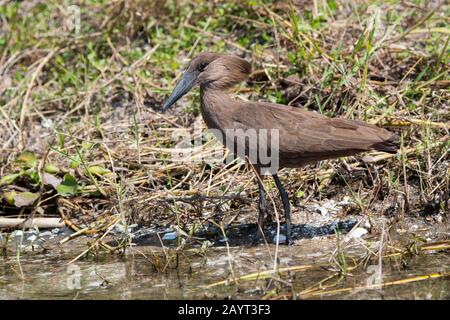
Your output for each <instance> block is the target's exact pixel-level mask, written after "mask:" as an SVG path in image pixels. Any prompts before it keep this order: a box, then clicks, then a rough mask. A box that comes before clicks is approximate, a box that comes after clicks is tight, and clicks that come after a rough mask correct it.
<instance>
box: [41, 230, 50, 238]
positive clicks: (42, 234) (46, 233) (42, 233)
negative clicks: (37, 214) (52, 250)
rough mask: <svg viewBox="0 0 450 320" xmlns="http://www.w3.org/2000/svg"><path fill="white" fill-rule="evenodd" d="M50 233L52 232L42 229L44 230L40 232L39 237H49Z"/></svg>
mask: <svg viewBox="0 0 450 320" xmlns="http://www.w3.org/2000/svg"><path fill="white" fill-rule="evenodd" d="M52 235H53V233H52V232H51V231H44V232H41V234H40V236H41V237H50V236H52Z"/></svg>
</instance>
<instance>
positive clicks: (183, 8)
mask: <svg viewBox="0 0 450 320" xmlns="http://www.w3.org/2000/svg"><path fill="white" fill-rule="evenodd" d="M76 5H77V6H78V7H76V8H75V9H77V8H78V9H79V10H80V17H81V20H80V21H81V23H80V25H79V30H78V31H77V29H76V28H74V27H71V25H70V24H67V21H68V19H69V20H70V19H71V18H70V12H69V18H68V16H67V14H68V13H67V12H66V11H67V10H66V11H64V10H65V9H67V8H65V7H64V6H61V5H59V4H57V3H56V2H51V3H48V4H43V3H40V2H38V1H27V2H8V3H7V4H6V5H5V6H2V8H1V9H0V13H1V16H2V22H3V24H2V26H1V31H0V122H1V126H0V141H1V151H0V176H1V177H2V178H5V177H7V178H5V179H8V177H9V178H11V176H10V174H13V173H17V174H18V175H17V177H15V178H14V179H13V181H6V180H5V181H6V182H5V181H4V182H5V183H2V184H1V187H0V188H1V192H2V195H3V199H2V202H1V203H0V216H2V217H13V216H18V217H31V216H40V217H45V216H55V215H57V216H61V217H63V219H64V221H65V222H66V224H67V225H68V226H70V227H71V228H73V229H74V231H76V232H77V234H91V235H92V234H99V235H105V232H108V231H107V230H110V227H111V226H113V225H115V224H116V223H118V221H119V222H120V223H121V224H123V225H125V226H126V225H127V224H130V223H138V224H141V225H153V226H156V227H161V228H165V227H166V226H178V227H180V228H181V229H183V230H186V231H189V230H191V229H192V228H193V225H194V224H197V225H198V224H204V223H205V222H208V221H212V222H214V224H216V225H219V226H225V225H230V224H232V223H234V222H238V221H245V222H255V221H256V214H255V212H256V210H257V208H256V204H257V201H256V199H255V198H256V196H257V187H256V184H255V183H254V182H255V181H256V180H255V177H254V174H253V172H252V170H251V169H250V168H248V167H246V166H245V164H243V163H241V162H238V161H236V162H235V163H233V164H230V165H225V164H223V163H216V164H214V165H211V164H205V163H197V162H195V161H190V160H192V159H191V157H192V155H191V156H188V157H187V158H186V159H184V160H183V161H180V160H174V159H171V158H170V157H169V153H170V152H171V151H173V147H174V146H175V143H176V142H177V141H174V139H173V136H174V134H176V133H177V132H180V130H181V132H183V130H184V132H188V133H191V134H192V133H193V127H194V123H197V124H199V125H197V126H196V128H198V127H199V126H200V127H202V128H203V129H205V128H204V125H203V124H202V122H201V117H200V116H199V111H198V105H199V102H198V95H197V93H194V94H193V95H191V96H190V99H184V102H181V103H179V106H178V107H177V108H174V109H175V111H174V112H173V113H172V114H161V113H160V112H159V110H160V106H161V103H162V101H163V99H164V97H165V96H166V95H167V93H168V92H169V91H170V90H171V89H172V88H173V84H174V82H175V80H176V78H177V76H178V75H179V73H180V71H181V70H182V68H183V66H184V65H185V64H186V62H187V61H188V60H189V58H190V57H191V56H192V55H194V54H196V53H198V52H201V51H205V50H210V51H220V52H225V51H227V52H234V53H237V54H240V55H242V56H244V57H245V58H246V59H248V60H249V61H251V62H252V64H253V67H254V70H255V71H254V72H253V74H252V75H251V77H250V79H249V81H248V82H247V83H246V84H245V85H243V86H242V87H240V88H239V89H238V90H237V91H238V93H237V94H238V95H239V96H240V97H242V98H245V99H249V100H270V101H276V102H280V103H284V104H290V105H293V106H296V107H299V108H307V109H309V110H316V111H317V112H321V113H323V114H326V115H328V116H334V117H347V118H353V119H362V120H364V121H368V122H371V123H375V124H377V125H380V126H387V127H388V128H390V129H391V130H393V131H395V132H397V133H399V134H400V135H401V137H402V146H401V151H400V152H399V153H398V154H397V155H394V156H392V155H385V154H376V153H371V154H368V155H365V156H364V157H362V156H360V157H351V158H348V159H346V162H345V165H343V162H342V161H340V160H336V161H326V162H321V163H319V164H317V165H314V166H309V167H307V168H305V169H303V170H283V171H282V172H281V174H280V176H281V178H282V180H284V182H285V185H286V187H287V188H288V191H289V193H290V195H291V202H292V203H293V204H294V207H295V209H294V212H293V215H294V221H295V219H296V216H297V217H298V216H299V215H301V209H299V208H301V206H304V205H306V204H308V202H309V201H311V200H312V199H319V200H322V199H327V198H330V199H335V200H341V199H342V198H343V197H344V196H350V197H351V199H352V201H353V205H352V206H350V207H349V208H348V210H344V211H343V212H342V213H341V216H346V215H364V216H369V217H384V218H383V219H382V220H387V223H388V225H389V227H392V226H395V224H396V223H400V225H401V223H402V221H403V219H405V217H415V218H420V219H423V220H424V221H426V223H428V224H433V223H441V224H446V223H447V219H448V217H447V213H448V210H449V194H450V192H449V179H450V178H449V177H450V171H449V159H448V150H449V145H450V144H449V139H448V137H449V118H450V105H449V98H450V94H449V85H450V81H449V67H450V64H449V63H450V61H449V58H450V57H449V39H450V36H449V19H448V16H449V12H450V11H449V10H450V8H449V7H448V5H446V4H445V3H444V2H438V1H414V3H410V2H395V1H394V2H392V3H388V4H380V3H378V2H373V3H372V2H370V1H369V2H365V3H359V2H358V3H357V4H355V2H353V1H328V2H325V1H293V3H292V4H290V5H287V4H285V3H284V2H282V1H277V2H275V3H265V2H261V1H255V2H254V3H253V2H248V3H246V2H244V3H241V2H240V1H235V2H228V3H225V2H221V1H212V2H208V4H204V5H198V4H197V3H196V2H193V1H174V2H173V3H171V4H165V2H164V1H156V0H155V1H153V2H147V1H138V0H134V1H126V0H118V1H113V2H108V4H96V2H95V1H93V2H83V1H78V2H76ZM72 14H73V13H72ZM72 18H73V17H72ZM49 21H53V22H52V23H49ZM216 146H217V145H216V142H215V140H214V139H212V138H211V137H210V138H208V139H207V141H205V142H204V144H203V145H202V146H200V147H198V148H197V149H196V150H195V152H197V153H201V152H203V153H204V154H208V153H212V152H213V151H214V150H215V147H216ZM23 151H30V152H31V153H32V154H34V155H36V159H35V161H34V160H32V161H31V162H30V161H28V160H26V161H22V162H20V161H19V162H17V161H16V159H17V158H18V157H20V155H21V154H22V155H23V153H22V152H23ZM27 161H28V162H27ZM49 165H51V167H49ZM45 174H49V175H51V176H52V177H53V178H55V177H56V178H57V179H63V177H64V176H65V175H66V176H68V177H69V178H67V179H68V180H67V184H66V189H64V190H61V189H59V190H58V189H57V188H56V190H55V187H52V186H51V183H50V182H49V181H48V180H49V178H48V176H46V177H47V178H46V177H45ZM70 177H71V178H70ZM70 179H72V180H70ZM74 181H75V182H74ZM266 183H267V185H266V187H267V189H269V190H271V191H270V192H273V193H274V194H273V196H274V199H277V197H276V193H275V192H276V191H275V190H273V188H271V187H272V185H270V182H269V181H266ZM11 192H13V194H11ZM23 192H31V193H33V194H35V195H37V198H34V199H33V201H31V202H30V201H28V202H27V201H25V203H26V205H23V206H22V205H18V201H17V198H15V197H16V196H17V194H22V193H23ZM8 197H9V198H11V197H12V199H13V200H14V201H11V199H9V201H8ZM20 199H21V198H20V196H19V200H20ZM19 202H20V201H19ZM277 205H278V206H279V205H280V204H279V203H277ZM119 218H120V219H119ZM392 229H394V228H392ZM371 231H372V233H373V234H374V235H377V234H378V233H381V228H379V227H378V228H377V227H374V228H373V230H371ZM391 240H392V239H388V241H391ZM125 244H126V243H125ZM102 245H103V244H102ZM103 246H104V245H103ZM107 249H108V250H110V249H111V248H107ZM380 250H381V251H383V247H381V249H380ZM376 254H377V253H374V255H375V256H376Z"/></svg>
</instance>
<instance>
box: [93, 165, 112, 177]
mask: <svg viewBox="0 0 450 320" xmlns="http://www.w3.org/2000/svg"><path fill="white" fill-rule="evenodd" d="M88 171H89V172H90V173H91V174H95V175H98V176H103V175H105V174H108V173H111V171H109V170H108V169H106V168H104V167H101V166H90V167H89V168H88Z"/></svg>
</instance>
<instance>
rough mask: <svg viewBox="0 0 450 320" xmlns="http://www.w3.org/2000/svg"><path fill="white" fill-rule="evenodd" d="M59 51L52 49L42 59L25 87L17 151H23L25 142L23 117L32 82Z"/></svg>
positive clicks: (26, 109) (26, 110) (25, 113)
mask: <svg viewBox="0 0 450 320" xmlns="http://www.w3.org/2000/svg"><path fill="white" fill-rule="evenodd" d="M58 50H59V49H53V50H52V51H50V53H49V54H47V56H46V57H45V58H43V59H42V61H41V63H39V65H38V66H37V68H36V70H35V71H34V72H33V75H32V76H31V79H30V82H29V83H28V87H27V91H26V93H25V96H24V98H23V104H22V110H21V111H20V120H19V129H20V132H19V145H18V149H19V150H23V148H24V147H25V141H24V137H23V132H24V130H23V126H24V124H25V117H26V115H27V112H28V99H29V98H30V94H31V89H32V88H33V85H34V81H35V80H36V77H37V76H38V75H39V73H40V72H41V70H42V68H43V67H44V65H45V64H46V63H47V62H48V61H49V60H50V59H51V58H52V57H53V55H54V54H55V53H56V52H57V51H58Z"/></svg>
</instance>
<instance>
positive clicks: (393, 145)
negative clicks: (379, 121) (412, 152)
mask: <svg viewBox="0 0 450 320" xmlns="http://www.w3.org/2000/svg"><path fill="white" fill-rule="evenodd" d="M399 141H400V138H399V136H398V135H396V134H392V136H391V137H390V138H389V139H388V140H386V141H383V142H377V143H375V144H373V145H372V147H373V148H374V149H375V150H377V151H383V152H387V153H396V152H397V150H398V144H399Z"/></svg>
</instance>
